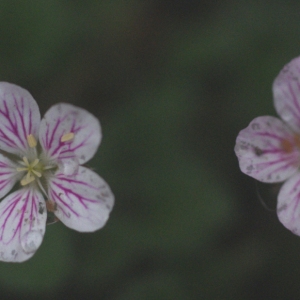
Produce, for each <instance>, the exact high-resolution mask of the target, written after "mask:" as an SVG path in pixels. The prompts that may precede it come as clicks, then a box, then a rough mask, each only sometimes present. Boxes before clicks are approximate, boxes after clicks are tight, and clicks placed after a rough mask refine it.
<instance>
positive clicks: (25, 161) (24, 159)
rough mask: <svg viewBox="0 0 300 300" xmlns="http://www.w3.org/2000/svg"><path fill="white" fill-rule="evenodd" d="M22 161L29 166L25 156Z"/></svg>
mask: <svg viewBox="0 0 300 300" xmlns="http://www.w3.org/2000/svg"><path fill="white" fill-rule="evenodd" d="M23 161H24V163H25V166H27V167H29V161H28V158H27V157H26V156H24V157H23Z"/></svg>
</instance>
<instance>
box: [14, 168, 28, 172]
mask: <svg viewBox="0 0 300 300" xmlns="http://www.w3.org/2000/svg"><path fill="white" fill-rule="evenodd" d="M27 170H28V168H17V171H18V172H22V171H27Z"/></svg>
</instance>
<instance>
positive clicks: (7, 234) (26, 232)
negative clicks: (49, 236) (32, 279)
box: [0, 188, 47, 262]
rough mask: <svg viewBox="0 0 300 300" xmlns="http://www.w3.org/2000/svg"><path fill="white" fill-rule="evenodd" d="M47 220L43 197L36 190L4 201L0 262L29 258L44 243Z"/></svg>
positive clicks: (0, 214) (0, 206)
mask: <svg viewBox="0 0 300 300" xmlns="http://www.w3.org/2000/svg"><path fill="white" fill-rule="evenodd" d="M46 218H47V214H46V207H45V201H44V198H43V196H42V194H41V193H40V192H39V191H37V190H35V189H33V188H23V189H21V190H18V191H16V192H14V193H12V194H10V195H8V196H7V197H6V198H4V199H3V200H2V202H1V203H0V260H3V261H10V262H22V261H25V260H27V259H29V258H30V257H31V256H32V255H33V254H34V253H35V252H36V250H37V249H38V248H39V246H40V245H41V243H42V240H43V237H44V233H45V226H46Z"/></svg>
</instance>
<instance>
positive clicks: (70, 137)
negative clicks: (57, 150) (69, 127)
mask: <svg viewBox="0 0 300 300" xmlns="http://www.w3.org/2000/svg"><path fill="white" fill-rule="evenodd" d="M73 138H74V133H73V132H69V133H66V134H64V135H63V136H62V137H61V139H60V141H61V142H67V141H70V140H73Z"/></svg>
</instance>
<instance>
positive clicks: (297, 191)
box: [235, 57, 300, 235]
mask: <svg viewBox="0 0 300 300" xmlns="http://www.w3.org/2000/svg"><path fill="white" fill-rule="evenodd" d="M273 96H274V105H275V109H276V111H277V113H278V115H279V116H280V117H281V120H280V119H278V118H275V117H271V116H263V117H258V118H256V119H254V120H253V121H252V122H251V123H250V124H249V126H248V127H247V128H245V129H243V130H242V131H241V132H240V133H239V135H238V137H237V139H236V146H235V153H236V155H237V157H238V159H239V164H240V168H241V170H242V172H244V173H245V174H247V175H249V176H252V177H253V178H255V179H257V180H259V181H262V182H267V183H275V182H283V181H285V182H284V183H283V185H282V187H281V189H280V192H279V194H278V202H277V215H278V218H279V220H280V221H281V222H282V224H283V225H284V226H285V227H286V228H288V229H289V230H291V231H292V232H293V233H295V234H297V235H300V170H299V168H300V57H297V58H295V59H293V60H292V61H291V62H290V63H289V64H287V65H286V66H285V67H284V68H283V69H282V70H281V72H280V73H279V75H278V76H277V78H276V79H275V81H274V83H273Z"/></svg>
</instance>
